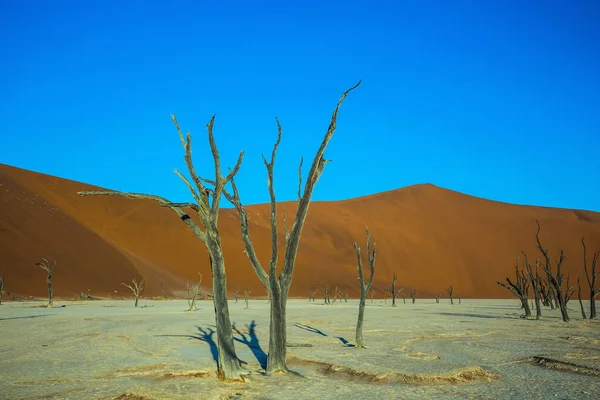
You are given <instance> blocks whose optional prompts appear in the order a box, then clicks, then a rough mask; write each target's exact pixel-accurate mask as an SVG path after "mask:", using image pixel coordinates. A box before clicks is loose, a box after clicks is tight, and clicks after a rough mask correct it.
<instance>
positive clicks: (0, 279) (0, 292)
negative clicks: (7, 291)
mask: <svg viewBox="0 0 600 400" xmlns="http://www.w3.org/2000/svg"><path fill="white" fill-rule="evenodd" d="M3 290H4V275H0V304H2V296H3V295H4V291H3Z"/></svg>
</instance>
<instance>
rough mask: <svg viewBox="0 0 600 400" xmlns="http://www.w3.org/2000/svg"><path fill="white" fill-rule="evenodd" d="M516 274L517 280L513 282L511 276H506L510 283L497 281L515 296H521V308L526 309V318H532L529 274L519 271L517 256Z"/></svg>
mask: <svg viewBox="0 0 600 400" xmlns="http://www.w3.org/2000/svg"><path fill="white" fill-rule="evenodd" d="M515 275H516V281H515V282H512V281H511V280H510V278H506V282H507V283H508V285H506V284H504V283H502V282H498V281H496V283H497V284H498V285H500V286H502V287H503V288H505V289H508V290H509V291H510V292H512V293H513V294H514V295H515V296H517V297H518V298H519V300H520V301H521V308H523V309H524V310H525V318H530V317H531V308H529V299H528V292H529V284H530V282H529V279H528V278H527V276H526V275H525V272H524V271H519V258H518V257H517V262H516V264H515Z"/></svg>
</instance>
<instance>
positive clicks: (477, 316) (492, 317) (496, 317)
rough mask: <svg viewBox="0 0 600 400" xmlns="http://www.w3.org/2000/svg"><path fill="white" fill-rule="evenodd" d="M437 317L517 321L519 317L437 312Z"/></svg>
mask: <svg viewBox="0 0 600 400" xmlns="http://www.w3.org/2000/svg"><path fill="white" fill-rule="evenodd" d="M438 315H447V316H451V317H471V318H485V319H515V318H516V319H519V317H518V316H517V317H512V316H508V315H485V314H470V313H452V312H439V313H438Z"/></svg>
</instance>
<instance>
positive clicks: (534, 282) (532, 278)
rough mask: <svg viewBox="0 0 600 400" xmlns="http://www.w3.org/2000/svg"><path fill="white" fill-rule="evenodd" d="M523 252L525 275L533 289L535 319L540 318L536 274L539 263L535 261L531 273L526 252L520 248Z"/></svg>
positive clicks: (538, 281) (540, 311)
mask: <svg viewBox="0 0 600 400" xmlns="http://www.w3.org/2000/svg"><path fill="white" fill-rule="evenodd" d="M521 253H522V254H523V258H524V261H525V270H526V271H527V276H528V277H529V282H531V287H532V289H533V296H534V299H535V319H540V318H541V317H542V306H541V304H540V275H539V274H538V267H539V265H540V260H536V261H535V275H534V274H533V268H532V267H531V264H529V260H528V259H527V254H525V252H524V251H523V250H521Z"/></svg>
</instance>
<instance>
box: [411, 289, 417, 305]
mask: <svg viewBox="0 0 600 400" xmlns="http://www.w3.org/2000/svg"><path fill="white" fill-rule="evenodd" d="M410 298H411V299H412V303H413V304H415V301H416V300H417V292H416V291H414V290H413V291H412V292H410Z"/></svg>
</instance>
